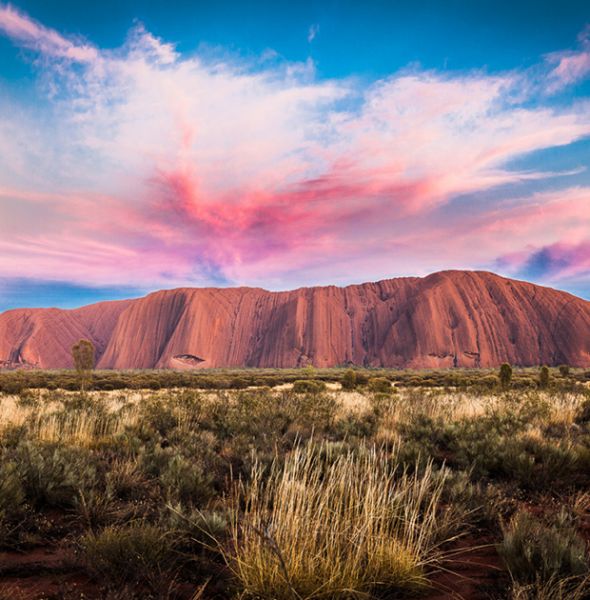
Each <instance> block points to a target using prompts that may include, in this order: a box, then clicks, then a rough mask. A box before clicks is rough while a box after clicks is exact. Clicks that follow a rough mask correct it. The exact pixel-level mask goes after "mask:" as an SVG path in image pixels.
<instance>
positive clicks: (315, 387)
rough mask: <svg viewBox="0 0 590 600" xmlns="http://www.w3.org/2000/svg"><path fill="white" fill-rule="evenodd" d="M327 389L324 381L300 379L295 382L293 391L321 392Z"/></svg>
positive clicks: (300, 392)
mask: <svg viewBox="0 0 590 600" xmlns="http://www.w3.org/2000/svg"><path fill="white" fill-rule="evenodd" d="M325 389H326V384H325V383H324V382H323V381H315V380H314V379H299V380H297V381H294V382H293V391H294V392H295V393H296V394H319V393H320V392H323V391H324V390H325Z"/></svg>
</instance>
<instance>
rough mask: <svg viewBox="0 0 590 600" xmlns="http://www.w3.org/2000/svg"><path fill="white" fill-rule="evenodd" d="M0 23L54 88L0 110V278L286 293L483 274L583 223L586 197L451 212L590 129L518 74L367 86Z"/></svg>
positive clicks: (303, 70)
mask: <svg viewBox="0 0 590 600" xmlns="http://www.w3.org/2000/svg"><path fill="white" fill-rule="evenodd" d="M0 29H1V30H2V31H4V32H5V33H6V34H7V35H8V36H9V37H11V38H12V39H13V40H14V41H15V43H17V44H20V45H22V46H24V47H27V48H31V49H34V50H36V51H38V52H40V53H41V54H42V55H43V56H44V57H45V59H46V60H44V61H41V62H40V64H39V65H38V67H39V68H40V69H41V75H42V76H43V79H48V80H50V82H51V86H52V88H51V90H50V91H51V95H50V96H49V98H50V99H49V100H46V101H45V102H46V104H47V106H45V110H41V111H36V112H34V113H33V112H26V111H24V110H23V109H22V108H21V107H15V106H14V105H13V104H10V103H9V102H8V101H6V100H4V99H0V154H1V155H2V156H3V160H2V164H0V223H1V222H2V219H4V220H5V221H7V222H8V221H9V222H10V223H11V226H10V227H6V228H5V229H2V228H0V231H1V232H2V238H1V239H0V251H1V252H0V276H3V277H6V276H17V275H18V276H22V274H23V273H26V274H27V276H29V277H36V278H45V279H46V278H61V277H64V276H67V278H69V279H71V280H74V281H76V282H91V283H95V284H96V283H99V284H100V283H103V284H126V285H135V284H138V285H146V286H151V287H157V286H160V285H172V284H177V285H181V284H186V283H192V284H206V283H208V281H209V280H210V278H211V273H212V272H214V273H215V276H216V277H219V278H220V279H225V280H227V281H231V282H236V283H249V284H255V285H267V286H275V287H286V286H289V285H293V284H297V283H305V282H310V283H311V282H314V283H315V282H318V281H325V280H326V279H328V280H330V281H346V280H351V279H354V280H360V279H365V278H378V277H384V276H389V275H393V274H397V273H402V274H413V273H419V272H423V271H424V270H432V269H436V268H446V267H461V266H464V267H467V266H481V265H486V264H490V262H491V261H493V260H494V259H495V258H496V257H498V256H505V255H508V254H510V253H511V252H518V251H520V250H522V248H523V247H528V245H529V244H537V245H539V244H542V245H550V244H552V243H555V242H556V241H557V240H559V239H565V238H566V236H567V235H568V233H569V234H573V233H576V232H577V231H578V230H579V229H581V228H583V227H587V226H590V222H588V219H587V217H588V208H587V207H588V205H589V203H588V190H587V189H584V188H579V189H574V188H568V189H566V190H565V191H562V192H560V194H562V196H561V198H560V197H559V194H555V195H551V194H541V195H533V194H529V195H528V196H526V197H519V198H515V199H513V200H512V201H510V200H506V201H504V202H503V203H497V204H493V205H492V204H491V205H490V206H488V207H486V209H485V210H477V211H474V213H469V214H468V215H467V216H465V217H463V216H458V217H454V218H449V217H448V216H447V217H445V216H443V213H444V209H445V207H447V206H448V205H449V203H451V202H453V201H455V200H456V198H457V197H460V196H463V195H467V194H478V193H481V192H486V191H487V192H489V191H490V190H493V189H494V188H498V186H501V185H504V186H509V185H513V184H522V183H523V182H526V181H530V180H540V179H543V178H545V177H551V178H553V177H555V176H556V175H557V174H556V173H554V172H550V171H545V170H538V171H533V172H531V171H518V170H514V169H511V168H509V167H508V166H507V165H508V164H509V163H510V162H511V161H512V160H514V159H516V158H519V157H521V156H523V155H526V154H528V153H531V152H534V151H537V150H541V149H544V148H552V147H556V146H562V145H567V144H570V143H571V142H574V141H576V140H580V139H582V138H584V137H585V136H588V135H590V111H589V110H588V105H587V103H584V102H579V103H572V104H571V105H569V106H562V107H560V108H551V107H547V106H542V105H540V104H539V103H538V102H527V103H524V104H522V103H518V102H516V101H515V100H514V89H515V87H517V88H518V87H519V86H521V83H522V81H523V77H526V74H522V73H520V74H518V73H505V74H500V75H493V76H492V75H488V74H486V73H483V72H469V73H458V74H451V75H449V74H444V75H443V74H439V73H436V72H432V71H421V70H414V71H404V72H401V73H398V74H394V75H392V76H390V77H388V78H385V79H383V80H381V81H377V82H374V83H372V84H370V85H367V86H365V87H361V86H360V85H359V84H358V82H355V81H352V80H334V81H318V80H316V78H315V73H314V68H313V64H312V63H303V64H295V65H293V64H281V65H279V66H276V65H274V66H268V65H266V66H262V67H261V66H260V65H259V64H255V65H252V64H247V63H245V62H242V61H240V60H238V59H232V60H225V61H221V62H220V61H218V62H215V63H210V62H207V61H204V60H203V59H202V58H201V57H199V56H190V57H183V56H181V55H179V54H178V53H177V51H176V50H175V48H174V46H173V45H171V44H167V43H165V42H163V41H162V40H159V39H158V38H156V37H154V36H153V35H152V34H150V33H149V32H147V31H146V30H145V28H143V27H142V26H137V27H135V28H134V29H133V30H132V31H131V32H130V34H129V36H128V39H127V40H126V42H125V44H124V45H123V46H122V47H121V48H119V49H116V50H109V51H106V50H101V49H98V48H95V47H93V46H91V45H89V44H87V43H85V42H75V41H71V40H69V39H67V38H66V37H64V36H62V35H61V34H59V33H57V32H55V31H53V30H51V29H48V28H46V27H44V26H43V25H40V24H38V23H36V22H34V21H33V20H31V19H29V18H28V17H26V16H24V15H22V14H21V13H18V12H17V11H16V10H14V9H12V8H11V7H9V6H8V7H0ZM565 58H566V57H565V56H562V57H561V58H560V59H559V60H560V61H561V60H563V59H565ZM64 59H69V60H70V61H75V62H77V63H79V64H77V65H75V66H74V67H72V66H71V65H69V64H68V61H65V62H66V64H64ZM564 64H565V63H564ZM558 66H559V65H557V66H555V67H552V68H554V69H557V68H558ZM564 69H565V67H564ZM577 73H578V75H579V72H577ZM578 75H576V76H578ZM562 80H563V81H565V76H564V77H562ZM577 172H578V171H576V170H573V171H570V172H569V175H573V174H575V173H577ZM24 207H26V210H25V209H24ZM31 207H34V208H31ZM35 214H39V215H42V217H39V219H41V218H43V220H44V222H45V227H44V230H43V234H42V235H40V234H39V223H34V221H35V217H34V216H32V215H35ZM580 215H582V217H580ZM576 219H577V220H576ZM587 230H588V229H586V231H587ZM482 240H483V241H482ZM484 241H485V243H484ZM531 247H532V246H531ZM507 264H508V263H507ZM425 265H428V267H426V266H425ZM507 268H508V266H507Z"/></svg>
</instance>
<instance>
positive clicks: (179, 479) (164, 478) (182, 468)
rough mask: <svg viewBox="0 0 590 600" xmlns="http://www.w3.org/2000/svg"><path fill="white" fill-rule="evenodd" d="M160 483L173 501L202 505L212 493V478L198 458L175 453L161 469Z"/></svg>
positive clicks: (167, 496)
mask: <svg viewBox="0 0 590 600" xmlns="http://www.w3.org/2000/svg"><path fill="white" fill-rule="evenodd" d="M159 481H160V484H161V486H162V488H163V489H164V492H165V494H166V498H167V499H168V501H171V502H182V503H190V504H193V503H194V504H197V505H201V504H203V503H204V502H206V501H207V500H208V499H209V498H210V497H211V495H212V493H213V490H212V488H211V478H210V476H208V475H207V474H206V473H205V472H204V470H203V466H202V465H201V464H200V463H199V461H198V460H194V459H193V460H191V461H189V460H187V459H186V458H184V457H183V456H181V455H178V454H177V455H175V456H172V457H171V458H170V460H168V462H167V464H166V465H165V467H164V468H163V469H162V470H161V471H160V477H159Z"/></svg>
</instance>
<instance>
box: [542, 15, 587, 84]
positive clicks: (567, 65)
mask: <svg viewBox="0 0 590 600" xmlns="http://www.w3.org/2000/svg"><path fill="white" fill-rule="evenodd" d="M578 42H579V48H578V49H577V50H567V51H563V52H554V53H552V54H549V55H547V57H546V59H547V61H548V62H549V64H550V65H552V69H551V71H550V72H549V76H548V81H549V84H548V90H549V91H551V92H555V91H558V90H560V89H562V88H564V87H566V86H568V85H571V84H573V83H577V82H578V81H581V80H583V79H585V78H586V77H587V76H588V75H589V74H590V25H588V26H586V28H585V29H584V31H582V33H581V34H580V35H579V37H578Z"/></svg>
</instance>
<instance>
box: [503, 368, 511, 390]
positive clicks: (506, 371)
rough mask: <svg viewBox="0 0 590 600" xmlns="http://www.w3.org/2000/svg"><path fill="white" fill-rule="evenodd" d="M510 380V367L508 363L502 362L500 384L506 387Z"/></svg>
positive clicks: (508, 385)
mask: <svg viewBox="0 0 590 600" xmlns="http://www.w3.org/2000/svg"><path fill="white" fill-rule="evenodd" d="M511 381H512V367H511V366H510V365H509V364H508V363H502V365H501V366H500V385H501V386H502V387H503V388H504V389H507V388H509V387H510V382H511Z"/></svg>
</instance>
